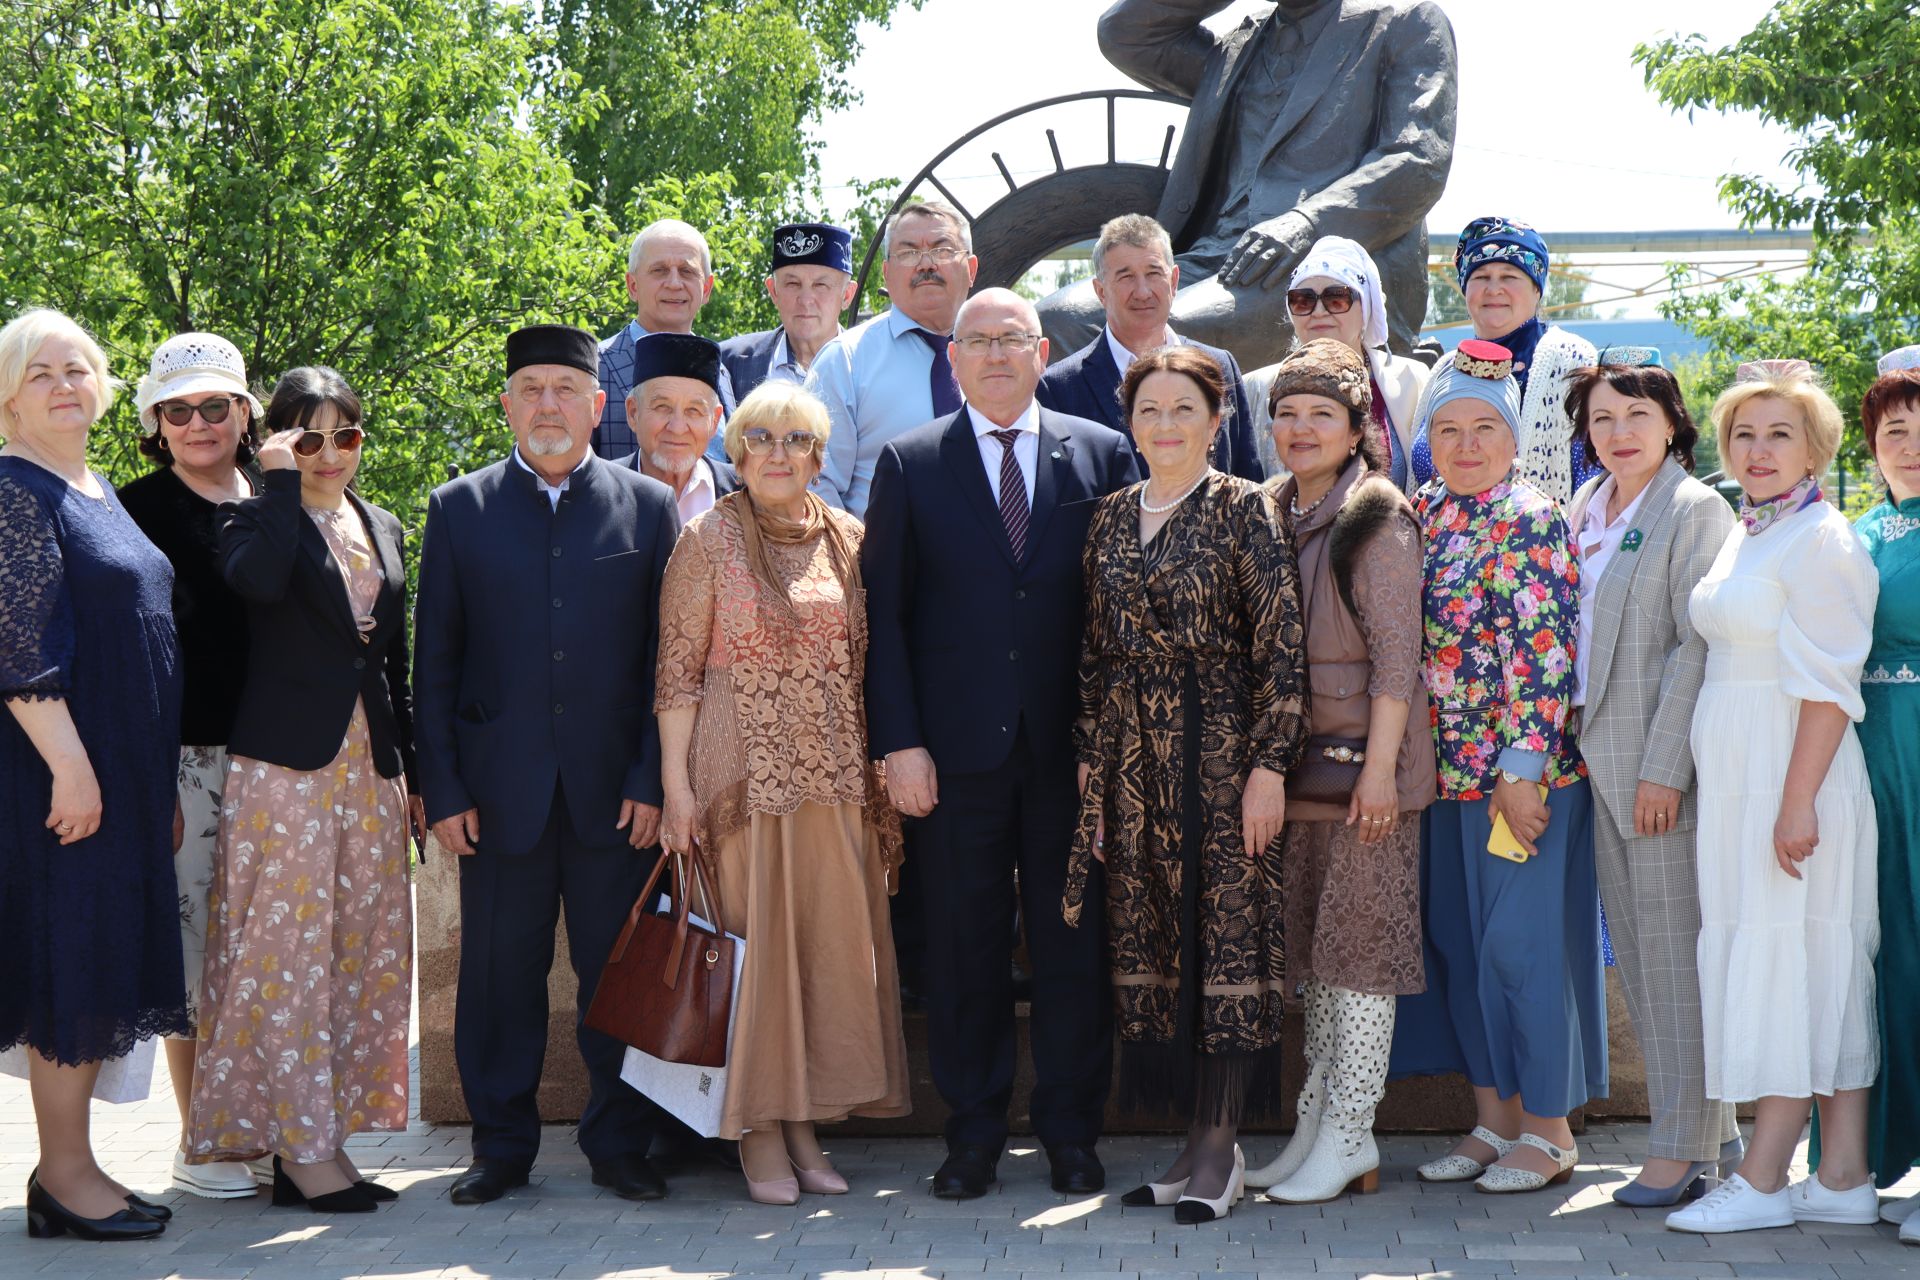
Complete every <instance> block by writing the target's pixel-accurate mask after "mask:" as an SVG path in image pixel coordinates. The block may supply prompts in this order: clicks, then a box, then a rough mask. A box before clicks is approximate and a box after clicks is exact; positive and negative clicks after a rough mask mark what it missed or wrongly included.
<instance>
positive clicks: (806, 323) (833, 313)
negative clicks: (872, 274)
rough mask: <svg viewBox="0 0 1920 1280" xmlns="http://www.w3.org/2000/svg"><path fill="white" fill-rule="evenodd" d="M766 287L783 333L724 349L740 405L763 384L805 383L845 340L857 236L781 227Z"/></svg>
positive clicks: (734, 341) (817, 225)
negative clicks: (843, 317) (817, 362)
mask: <svg viewBox="0 0 1920 1280" xmlns="http://www.w3.org/2000/svg"><path fill="white" fill-rule="evenodd" d="M766 285H767V296H768V297H769V298H772V299H773V307H774V310H776V311H778V312H779V313H780V325H779V327H778V328H774V329H768V330H766V331H764V332H762V333H743V334H741V335H739V336H738V337H734V338H728V339H727V340H726V341H725V342H723V343H721V344H720V359H721V361H722V362H724V363H725V365H726V368H727V373H728V375H729V376H731V377H732V379H733V394H734V396H735V397H736V398H737V399H740V400H744V399H746V398H747V396H749V395H750V394H752V392H753V389H754V388H755V387H757V386H759V385H760V384H761V383H762V382H792V383H796V384H797V383H803V382H805V381H806V380H807V370H808V369H810V368H812V367H813V358H814V357H815V356H816V355H818V354H819V353H820V348H821V347H824V346H825V345H826V344H827V343H828V341H830V340H831V339H833V338H835V337H838V336H839V334H840V313H841V312H843V311H845V310H846V309H847V308H848V307H850V306H852V305H853V291H854V282H853V232H851V231H848V230H847V229H846V228H845V227H836V226H834V225H833V224H831V223H827V222H790V223H787V224H786V225H784V226H780V227H775V228H774V231H773V272H772V274H770V275H769V276H767V280H766Z"/></svg>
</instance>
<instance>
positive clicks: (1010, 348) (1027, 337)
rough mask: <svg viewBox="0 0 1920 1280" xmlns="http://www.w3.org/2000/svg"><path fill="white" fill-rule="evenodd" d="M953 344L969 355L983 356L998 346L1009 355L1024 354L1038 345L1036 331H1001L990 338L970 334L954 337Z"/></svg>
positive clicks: (1038, 337) (1038, 339)
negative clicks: (963, 336)
mask: <svg viewBox="0 0 1920 1280" xmlns="http://www.w3.org/2000/svg"><path fill="white" fill-rule="evenodd" d="M953 345H954V346H956V347H959V348H960V349H961V350H962V351H964V352H966V353H967V354H968V355H970V356H983V355H985V354H987V352H989V351H991V350H993V348H994V347H995V346H998V347H999V348H1000V349H1001V350H1002V351H1005V352H1006V353H1007V354H1009V355H1025V354H1026V353H1027V352H1029V351H1031V350H1033V349H1034V348H1035V347H1037V346H1039V345H1040V335H1039V334H1037V333H1003V334H999V335H997V336H995V337H991V338H983V337H981V336H980V335H979V334H971V335H969V336H967V337H965V338H955V339H954V340H953Z"/></svg>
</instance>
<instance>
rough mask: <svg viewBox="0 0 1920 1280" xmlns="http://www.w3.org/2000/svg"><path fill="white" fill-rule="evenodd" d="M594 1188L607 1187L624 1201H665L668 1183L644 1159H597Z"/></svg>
mask: <svg viewBox="0 0 1920 1280" xmlns="http://www.w3.org/2000/svg"><path fill="white" fill-rule="evenodd" d="M590 1163H591V1164H592V1165H593V1185H594V1186H596V1187H605V1188H607V1189H608V1190H609V1191H611V1192H613V1194H615V1195H617V1196H619V1197H620V1198H621V1199H622V1200H664V1199H666V1197H667V1180H666V1179H665V1178H663V1177H661V1176H660V1171H659V1170H658V1169H655V1168H654V1167H653V1166H652V1165H651V1164H649V1163H648V1162H647V1158H646V1157H645V1156H617V1157H615V1158H614V1159H612V1160H594V1161H591V1162H590Z"/></svg>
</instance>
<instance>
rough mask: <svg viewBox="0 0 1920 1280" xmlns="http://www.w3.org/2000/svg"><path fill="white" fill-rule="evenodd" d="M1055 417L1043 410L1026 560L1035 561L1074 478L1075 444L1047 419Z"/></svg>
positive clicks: (1034, 470) (1028, 524) (1034, 466)
mask: <svg viewBox="0 0 1920 1280" xmlns="http://www.w3.org/2000/svg"><path fill="white" fill-rule="evenodd" d="M1052 416H1053V415H1052V414H1051V413H1050V412H1049V411H1047V410H1045V409H1042V410H1040V432H1039V436H1040V438H1039V440H1038V441H1036V444H1037V445H1038V450H1037V452H1036V453H1035V454H1034V459H1033V518H1032V519H1031V520H1030V521H1028V523H1027V554H1026V557H1025V558H1026V559H1029V560H1031V559H1032V558H1033V551H1034V548H1035V547H1038V546H1039V545H1040V535H1041V534H1043V533H1045V532H1046V531H1047V521H1048V520H1050V519H1052V518H1053V513H1054V512H1055V511H1057V510H1059V509H1060V494H1061V492H1062V491H1063V490H1064V489H1065V488H1066V482H1067V478H1068V477H1069V476H1071V475H1072V474H1073V442H1072V441H1071V440H1068V439H1067V438H1066V437H1064V436H1062V435H1060V434H1058V433H1057V432H1055V431H1054V430H1053V429H1052V428H1051V427H1050V426H1049V425H1048V424H1047V419H1048V418H1050V417H1052Z"/></svg>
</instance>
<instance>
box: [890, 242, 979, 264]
mask: <svg viewBox="0 0 1920 1280" xmlns="http://www.w3.org/2000/svg"><path fill="white" fill-rule="evenodd" d="M966 256H967V251H966V250H965V249H962V248H960V247H959V246H958V245H951V244H936V245H933V246H932V247H930V248H926V249H916V248H914V247H913V246H912V245H910V244H903V245H901V246H900V247H899V248H897V249H889V250H887V261H888V262H891V263H892V264H893V265H894V266H896V267H911V266H913V265H915V264H916V263H918V262H919V261H920V260H921V259H922V258H925V259H926V260H927V261H928V262H931V263H932V264H933V265H934V266H936V267H944V266H946V265H947V264H948V263H950V262H958V261H960V259H962V258H964V257H966Z"/></svg>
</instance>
